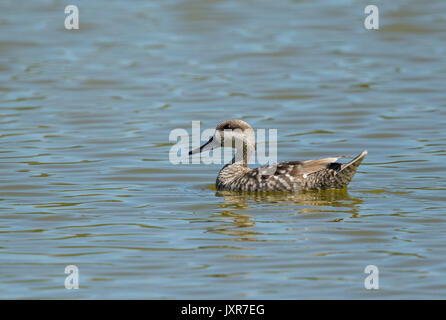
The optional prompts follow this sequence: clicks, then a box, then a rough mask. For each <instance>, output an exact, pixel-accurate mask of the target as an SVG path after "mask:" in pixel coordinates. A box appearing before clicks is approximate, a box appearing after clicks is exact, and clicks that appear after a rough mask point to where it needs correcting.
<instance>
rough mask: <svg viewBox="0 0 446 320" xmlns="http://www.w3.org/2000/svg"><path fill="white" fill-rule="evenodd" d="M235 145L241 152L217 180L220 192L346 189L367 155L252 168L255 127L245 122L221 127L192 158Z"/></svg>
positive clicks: (221, 124)
mask: <svg viewBox="0 0 446 320" xmlns="http://www.w3.org/2000/svg"><path fill="white" fill-rule="evenodd" d="M225 140H226V141H231V146H232V147H235V148H236V149H237V152H236V154H235V157H234V159H232V161H231V162H230V163H228V164H227V165H225V166H224V167H223V168H222V169H221V170H220V173H219V174H218V177H217V182H216V185H217V189H218V190H233V191H299V190H325V189H343V188H345V187H347V185H348V184H349V183H350V181H351V180H352V178H353V176H354V175H355V173H356V170H357V169H358V167H359V165H360V164H361V162H362V160H363V159H364V157H365V156H366V155H367V151H364V152H362V153H361V154H360V155H359V156H357V157H356V158H354V159H353V160H352V161H350V162H348V163H345V164H341V163H338V162H336V161H337V160H338V159H339V158H340V157H332V158H325V159H318V160H307V161H302V162H301V161H290V162H282V163H278V164H277V165H270V166H267V167H260V168H255V169H250V168H248V160H249V158H250V157H251V155H252V153H253V152H254V150H255V137H254V130H253V129H252V127H251V126H250V125H249V124H247V123H246V122H244V121H242V120H228V121H224V122H222V123H220V124H219V125H218V126H217V128H216V129H215V133H214V135H213V136H212V137H211V138H210V139H209V141H208V142H206V143H205V144H204V145H202V146H201V147H200V148H197V149H195V150H192V151H191V152H189V154H194V153H199V152H203V151H206V150H212V149H215V148H219V147H224V142H225Z"/></svg>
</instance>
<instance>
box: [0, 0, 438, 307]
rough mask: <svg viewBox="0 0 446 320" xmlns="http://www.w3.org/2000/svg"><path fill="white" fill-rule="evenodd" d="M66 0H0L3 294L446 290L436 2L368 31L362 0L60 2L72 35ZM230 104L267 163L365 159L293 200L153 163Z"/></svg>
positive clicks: (386, 9) (270, 295) (209, 170)
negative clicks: (343, 185)
mask: <svg viewBox="0 0 446 320" xmlns="http://www.w3.org/2000/svg"><path fill="white" fill-rule="evenodd" d="M66 4H67V3H66V1H56V0H38V1H37V0H36V1H28V2H27V4H26V6H24V5H23V4H21V2H19V1H15V0H2V1H1V2H0V30H1V32H0V298H50V299H53V298H61V299H71V298H73V299H77V298H89V299H97V298H104V299H110V298H149V299H152V298H153V299H154V298H161V299H164V298H170V299H172V298H188V299H189V298H192V299H195V298H197V299H198V298H201V299H208V298H212V299H213V298H228V299H229V298H231V299H238V298H241V299H243V298H251V299H257V298H267V299H306V298H324V299H331V298H333V299H339V298H385V299H388V298H396V299H408V298H445V297H446V261H445V258H446V248H445V240H446V232H445V231H446V227H445V224H446V203H445V200H446V193H445V190H446V180H445V176H446V175H445V171H446V164H445V163H446V135H445V128H446V94H445V83H446V63H445V62H446V61H445V60H446V2H444V1H440V0H438V1H429V2H420V1H415V0H413V1H410V0H407V1H402V0H400V1H386V2H385V3H383V2H379V4H378V5H379V9H380V29H379V30H375V31H367V30H366V29H365V28H364V25H363V22H364V18H365V16H366V15H365V14H364V8H365V6H366V5H367V4H369V3H368V2H366V1H353V0H345V1H329V0H322V1H298V0H294V1H266V0H256V1H254V0H249V1H223V0H221V1H218V0H214V1H208V0H189V1H179V0H178V1H176V0H175V1H174V0H168V1H105V0H103V1H76V4H77V5H78V7H79V11H80V29H79V30H71V31H68V30H65V29H64V19H65V14H64V8H65V5H66ZM231 118H240V119H244V120H245V121H248V122H249V123H250V124H251V125H252V126H253V127H255V128H275V129H277V130H278V138H279V141H278V160H279V161H286V160H307V159H313V158H317V157H327V156H333V155H338V154H350V155H355V154H358V153H359V152H361V151H362V150H364V149H367V150H368V151H369V154H368V156H367V158H366V159H365V161H364V163H363V165H361V167H360V169H359V172H358V173H357V175H356V176H355V178H354V180H353V182H352V183H351V184H350V186H349V189H348V190H344V191H327V192H306V193H296V194H263V195H262V194H238V193H225V192H216V190H215V186H214V181H215V177H216V175H217V172H218V170H219V168H220V165H216V164H213V165H172V164H171V163H170V162H169V150H170V148H171V147H172V145H173V144H174V143H175V141H169V134H170V132H171V130H173V129H175V128H184V129H186V130H188V131H189V132H191V121H198V120H200V121H201V125H202V129H205V128H213V127H215V125H216V124H217V123H218V122H220V121H222V120H226V119H231ZM67 265H76V266H77V267H78V268H79V273H80V280H79V281H80V282H79V284H80V288H79V289H78V290H66V289H65V288H64V281H65V277H66V274H65V273H64V270H65V267H66V266H67ZM367 265H376V266H377V267H378V268H379V275H380V278H379V286H380V289H379V290H366V289H365V288H364V279H365V277H366V276H367V274H365V273H364V268H365V267H366V266H367Z"/></svg>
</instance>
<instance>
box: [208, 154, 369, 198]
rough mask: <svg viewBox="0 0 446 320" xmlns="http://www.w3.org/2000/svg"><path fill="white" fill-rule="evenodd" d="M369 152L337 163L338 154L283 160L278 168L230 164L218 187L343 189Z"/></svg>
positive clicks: (292, 189) (274, 189)
mask: <svg viewBox="0 0 446 320" xmlns="http://www.w3.org/2000/svg"><path fill="white" fill-rule="evenodd" d="M366 154H367V152H366V151H365V152H363V153H361V154H360V155H359V156H358V157H356V158H355V159H353V160H352V161H350V162H349V163H346V164H341V163H337V162H336V160H337V159H338V157H336V158H326V159H318V160H309V161H303V162H300V161H290V162H282V163H279V164H277V168H276V170H274V167H259V168H255V169H249V168H247V167H245V166H244V165H243V164H241V163H233V164H227V165H226V166H225V167H223V169H222V170H221V171H220V173H219V175H218V177H217V181H216V186H217V189H218V190H232V191H298V190H324V189H342V188H345V187H346V186H347V185H348V184H349V183H350V181H351V180H352V178H353V176H354V174H355V173H356V170H357V168H358V166H359V165H360V164H361V162H362V160H363V159H364V157H365V156H366ZM271 171H272V172H271ZM264 173H265V174H264Z"/></svg>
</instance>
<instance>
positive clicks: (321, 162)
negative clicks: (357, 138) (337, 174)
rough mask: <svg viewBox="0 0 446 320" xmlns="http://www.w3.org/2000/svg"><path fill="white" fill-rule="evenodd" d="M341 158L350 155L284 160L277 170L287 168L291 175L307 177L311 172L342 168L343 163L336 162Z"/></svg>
mask: <svg viewBox="0 0 446 320" xmlns="http://www.w3.org/2000/svg"><path fill="white" fill-rule="evenodd" d="M339 158H348V156H345V155H342V156H336V157H330V158H323V159H317V160H307V161H291V162H283V163H279V164H278V166H277V169H278V170H277V171H278V172H279V171H280V169H282V168H287V169H288V170H287V171H288V172H287V173H288V174H290V175H291V176H294V177H299V176H301V177H303V178H306V177H307V176H308V175H309V174H312V173H315V172H318V171H321V170H325V169H333V170H335V171H339V170H341V167H342V165H341V164H340V163H337V162H336V161H338V159H339Z"/></svg>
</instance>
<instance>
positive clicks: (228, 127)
mask: <svg viewBox="0 0 446 320" xmlns="http://www.w3.org/2000/svg"><path fill="white" fill-rule="evenodd" d="M227 129H232V127H231V125H230V124H229V123H228V124H227V125H225V126H224V127H223V130H227Z"/></svg>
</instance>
